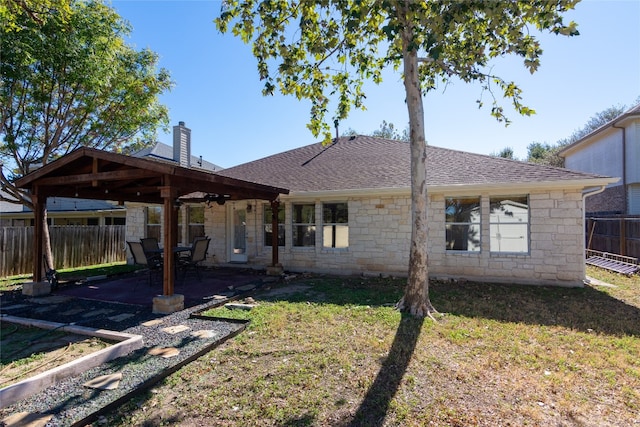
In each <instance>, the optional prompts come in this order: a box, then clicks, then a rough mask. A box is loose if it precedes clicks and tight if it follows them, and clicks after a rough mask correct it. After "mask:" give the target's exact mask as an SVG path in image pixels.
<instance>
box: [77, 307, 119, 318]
mask: <svg viewBox="0 0 640 427" xmlns="http://www.w3.org/2000/svg"><path fill="white" fill-rule="evenodd" d="M109 313H113V310H109V309H106V308H105V309H102V310H96V311H90V312H88V313H87V314H83V315H82V317H95V316H100V315H101V314H109Z"/></svg>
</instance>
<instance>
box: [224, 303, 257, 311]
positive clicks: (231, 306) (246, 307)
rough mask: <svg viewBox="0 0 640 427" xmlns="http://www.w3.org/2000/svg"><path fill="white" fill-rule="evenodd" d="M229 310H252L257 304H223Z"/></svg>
mask: <svg viewBox="0 0 640 427" xmlns="http://www.w3.org/2000/svg"><path fill="white" fill-rule="evenodd" d="M224 306H225V307H227V308H228V309H230V310H247V311H249V310H253V309H254V308H256V307H257V306H258V305H257V304H240V303H228V304H225V305H224Z"/></svg>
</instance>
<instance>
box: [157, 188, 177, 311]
mask: <svg viewBox="0 0 640 427" xmlns="http://www.w3.org/2000/svg"><path fill="white" fill-rule="evenodd" d="M169 180H170V179H169V178H167V181H169ZM177 195H178V191H177V189H176V188H174V187H172V186H171V185H167V186H163V187H160V196H161V197H162V199H163V201H164V203H163V207H164V222H163V240H164V253H163V257H164V262H163V270H162V296H159V297H155V298H154V299H153V312H154V313H162V314H169V313H174V312H176V311H180V310H182V309H184V295H178V294H174V293H173V290H174V285H175V277H176V276H175V258H174V256H173V248H174V247H175V246H176V245H177V243H178V210H177V208H176V198H177Z"/></svg>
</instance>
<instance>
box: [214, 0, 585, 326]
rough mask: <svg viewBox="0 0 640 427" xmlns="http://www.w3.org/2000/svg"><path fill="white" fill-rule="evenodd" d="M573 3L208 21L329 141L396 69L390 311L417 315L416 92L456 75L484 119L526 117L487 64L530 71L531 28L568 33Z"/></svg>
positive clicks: (420, 254) (240, 8) (391, 1)
mask: <svg viewBox="0 0 640 427" xmlns="http://www.w3.org/2000/svg"><path fill="white" fill-rule="evenodd" d="M576 3H577V1H576V0H556V1H548V0H534V1H528V0H527V1H485V0H467V1H437V2H436V1H433V2H418V1H411V0H368V1H366V0H365V1H360V0H317V1H308V0H299V1H294V0H292V1H270V0H264V1H259V0H244V1H240V0H227V1H225V2H224V3H223V6H222V11H221V14H220V16H219V18H217V19H216V24H217V26H218V28H219V29H220V30H221V31H222V32H227V31H231V32H232V33H233V34H234V35H236V36H238V37H240V38H241V39H242V40H243V41H244V42H245V43H251V45H252V48H253V54H254V56H255V57H256V60H257V64H258V74H259V77H260V79H262V80H263V81H264V88H263V93H264V94H266V95H268V94H273V93H274V92H275V91H279V92H281V93H283V94H285V95H293V96H296V97H297V98H298V99H300V100H306V101H308V102H310V103H311V106H310V120H309V123H308V125H307V126H308V127H309V129H310V130H311V132H312V133H313V135H314V136H318V135H320V134H322V135H323V136H324V138H323V139H324V140H325V141H326V142H327V143H328V142H329V141H330V140H331V129H330V125H329V124H328V123H327V120H325V116H326V115H327V113H328V112H329V109H330V107H332V109H333V117H332V120H331V122H340V121H342V120H343V119H345V118H346V117H347V116H348V114H349V112H350V110H351V108H360V109H364V108H365V101H366V94H365V92H364V89H363V87H364V82H365V81H368V80H369V81H373V82H374V83H381V81H382V71H383V70H384V69H385V68H387V67H393V68H394V69H395V70H396V71H399V72H401V73H402V76H403V81H404V87H405V95H406V98H405V99H406V105H407V112H408V119H409V120H408V121H409V133H410V151H411V213H412V231H411V246H410V255H409V272H408V276H409V278H408V282H407V287H406V290H405V295H404V297H403V299H402V300H401V301H400V302H399V304H398V307H399V308H400V309H402V310H406V311H409V312H410V313H412V314H414V315H416V316H425V315H431V313H433V312H434V311H435V310H434V308H433V307H432V305H431V302H430V300H429V296H428V287H429V286H428V269H427V252H426V248H427V218H426V200H427V197H426V196H427V187H426V172H425V170H426V164H427V155H426V143H425V132H424V109H423V104H422V96H423V94H424V93H425V92H427V91H429V90H432V89H435V88H436V87H437V84H438V83H440V82H444V83H446V82H448V81H450V80H452V79H458V80H461V81H463V82H466V83H471V82H476V83H479V84H480V86H481V89H482V90H481V96H480V97H479V99H478V104H479V105H480V106H482V105H483V102H484V101H483V100H482V94H485V93H487V94H489V97H490V98H491V100H492V101H491V114H492V115H493V116H494V117H495V118H497V119H498V120H501V121H506V122H508V118H507V117H506V115H505V112H504V109H503V107H502V106H501V100H502V99H503V98H506V99H508V100H510V101H511V103H512V105H513V107H514V109H515V110H516V111H517V112H518V113H520V114H524V115H529V114H533V112H534V111H533V110H532V109H530V108H528V107H527V106H526V105H524V104H523V102H522V97H521V90H520V88H519V87H518V86H517V85H516V84H515V83H514V82H511V81H508V80H505V79H503V78H502V77H500V76H498V75H494V74H493V73H492V71H491V65H492V61H493V60H494V59H496V58H499V57H503V56H506V55H517V56H519V57H521V58H522V59H523V65H524V66H525V67H526V68H527V69H528V70H529V71H530V72H532V73H533V72H535V71H536V70H537V69H538V67H539V65H540V55H541V54H542V48H541V47H540V43H539V42H538V40H537V38H536V31H535V30H540V31H542V30H544V31H551V32H552V33H555V34H562V35H576V34H578V32H577V29H576V24H575V23H573V22H570V23H568V24H565V23H564V21H563V13H564V12H566V11H567V10H569V9H571V8H573V6H574V5H575V4H576Z"/></svg>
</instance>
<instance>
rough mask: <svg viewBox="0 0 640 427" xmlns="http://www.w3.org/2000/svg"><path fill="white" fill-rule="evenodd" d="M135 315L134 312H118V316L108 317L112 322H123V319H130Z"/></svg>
mask: <svg viewBox="0 0 640 427" xmlns="http://www.w3.org/2000/svg"><path fill="white" fill-rule="evenodd" d="M133 316H134V314H132V313H122V314H118V315H117V316H111V317H109V318H108V319H109V320H111V321H112V322H122V321H123V320H125V319H129V318H131V317H133Z"/></svg>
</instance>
